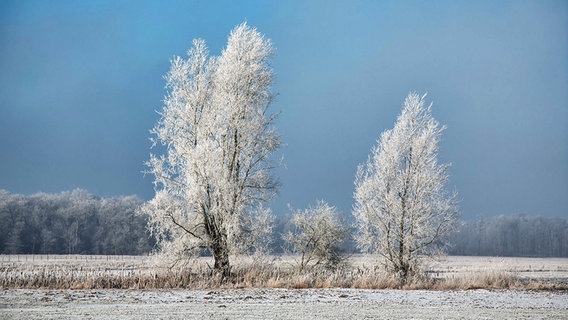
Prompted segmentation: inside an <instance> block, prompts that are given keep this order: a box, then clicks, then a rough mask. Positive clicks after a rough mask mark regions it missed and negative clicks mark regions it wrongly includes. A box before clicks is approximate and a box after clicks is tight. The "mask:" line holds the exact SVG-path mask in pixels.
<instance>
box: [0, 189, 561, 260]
mask: <svg viewBox="0 0 568 320" xmlns="http://www.w3.org/2000/svg"><path fill="white" fill-rule="evenodd" d="M141 204H142V200H140V199H139V198H137V197H136V196H126V197H116V198H100V197H96V196H93V195H91V194H90V193H88V192H87V191H84V190H73V191H66V192H62V193H58V194H47V193H38V194H33V195H21V194H13V193H10V192H8V191H5V190H0V221H1V222H2V223H0V254H111V255H112V254H133V255H138V254H148V253H150V252H152V251H153V250H154V249H155V247H154V241H153V238H152V237H151V236H150V234H149V233H148V232H147V230H146V227H145V226H146V223H147V222H148V217H147V216H145V215H138V214H136V210H137V208H139V207H140V205H141ZM318 225H327V226H332V228H325V229H324V228H317V227H315V226H318ZM346 225H347V223H345V222H342V221H340V219H339V217H338V215H337V212H336V210H335V208H334V207H333V206H330V205H329V204H326V203H325V202H319V203H317V204H316V205H315V206H313V207H310V208H307V209H300V210H291V212H290V214H289V215H285V214H279V215H278V216H277V217H276V219H275V222H274V227H273V229H272V238H271V240H272V241H271V242H270V248H269V249H270V252H271V253H277V254H279V253H283V252H286V251H292V252H293V253H295V254H296V255H297V257H298V268H299V269H300V270H305V269H307V268H313V267H318V266H322V267H324V268H332V267H333V266H337V265H338V264H339V263H341V262H342V258H343V256H342V255H341V253H353V252H357V250H356V248H355V247H354V244H353V243H352V241H350V239H349V238H350V237H349V234H348V233H352V232H349V231H350V230H348V228H346V227H345V226H346ZM342 236H346V240H345V241H344V242H343V243H341V242H338V241H337V239H341V238H342ZM312 239H319V240H318V241H313V240H312ZM450 240H451V243H452V246H451V247H450V248H449V250H448V253H449V254H451V255H473V256H476V255H477V256H516V257H568V218H553V217H542V216H525V215H500V216H495V217H481V218H478V219H476V220H473V221H467V222H465V223H464V224H463V225H462V226H461V227H460V228H459V230H458V231H457V232H456V233H455V234H454V235H453V236H450ZM316 244H317V245H316ZM302 257H303V259H302Z"/></svg>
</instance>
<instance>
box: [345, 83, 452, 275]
mask: <svg viewBox="0 0 568 320" xmlns="http://www.w3.org/2000/svg"><path fill="white" fill-rule="evenodd" d="M424 98H425V95H424V96H422V97H421V96H419V95H417V94H416V93H410V94H409V95H408V96H407V97H406V100H405V101H404V106H403V109H402V113H401V114H400V116H399V117H398V120H397V122H396V124H395V126H394V128H393V129H391V130H387V131H385V132H383V133H382V134H381V136H380V139H379V140H378V144H377V146H375V147H374V148H373V149H372V151H371V155H370V156H369V159H368V160H367V162H366V163H365V164H363V165H360V166H359V168H358V170H357V176H356V180H355V193H354V198H355V205H354V209H353V214H354V216H355V218H356V221H357V225H358V229H359V233H358V235H357V237H356V240H357V243H358V245H359V246H360V248H362V249H364V250H367V251H369V252H373V253H377V254H380V255H381V256H382V257H383V258H384V261H386V266H387V268H388V269H389V270H391V271H393V272H395V273H398V274H399V275H401V276H402V277H403V278H404V277H407V276H408V275H410V274H412V273H413V272H414V271H416V267H417V266H418V264H419V262H420V259H421V258H422V257H423V256H428V255H432V254H435V253H438V250H439V249H441V248H443V247H444V237H445V236H447V235H448V233H450V232H452V231H453V230H454V229H455V228H456V226H457V223H458V220H457V219H458V209H457V200H456V194H455V193H448V192H447V191H446V189H445V184H446V182H447V180H448V174H447V167H448V165H445V164H439V163H438V159H437V156H438V143H439V141H440V137H441V135H442V132H443V131H444V127H443V126H440V125H439V123H438V122H437V121H436V120H435V119H434V118H433V117H432V114H431V104H430V105H429V106H428V107H426V106H425V104H424Z"/></svg>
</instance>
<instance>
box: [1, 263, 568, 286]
mask: <svg viewBox="0 0 568 320" xmlns="http://www.w3.org/2000/svg"><path fill="white" fill-rule="evenodd" d="M6 257H7V256H2V259H1V260H0V288H2V289H7V288H40V289H175V288H191V289H206V288H295V289H304V288H360V289H405V290H415V289H427V290H468V289H527V290H568V281H567V280H568V259H564V260H562V259H560V260H555V263H552V264H550V265H548V264H547V263H549V262H548V261H546V259H538V260H530V261H528V263H530V265H522V263H520V262H519V261H513V262H510V261H509V262H501V263H495V261H491V259H492V258H483V257H477V258H465V257H464V258H459V257H449V258H447V260H446V261H441V262H438V263H435V264H432V265H430V266H425V267H424V272H422V273H420V274H419V275H417V276H415V277H413V278H410V279H407V280H406V281H402V280H401V279H400V278H398V277H396V276H394V275H392V274H389V273H387V272H385V271H384V270H383V269H382V268H380V267H376V265H377V263H376V259H372V258H369V257H368V256H358V257H354V258H351V264H350V265H349V266H345V267H343V268H341V269H339V270H335V271H333V272H332V271H326V270H318V271H315V270H312V271H309V272H298V271H297V270H295V269H294V268H293V267H292V263H291V261H292V260H291V258H290V257H273V258H264V259H263V260H258V259H252V258H248V257H245V258H239V259H235V260H234V261H233V269H232V275H231V278H230V280H229V281H228V282H226V283H221V282H220V279H219V278H218V277H216V276H215V275H214V274H213V273H212V272H211V268H210V266H211V265H212V261H211V259H209V258H199V259H196V260H193V261H191V263H188V264H186V265H184V266H178V267H176V268H167V267H164V266H163V265H161V264H160V263H159V259H158V260H156V259H152V258H150V257H108V256H99V257H98V258H97V257H95V258H93V257H89V256H51V259H39V258H38V257H34V258H30V257H25V258H24V257H22V256H21V257H17V258H16V257H14V256H12V257H10V258H6ZM460 259H462V260H466V261H465V263H464V261H462V260H460ZM484 259H485V260H484ZM495 259H497V258H495ZM521 262H525V263H526V262H527V261H521ZM373 263H374V264H373ZM533 265H536V266H537V267H536V269H538V271H535V272H534V273H535V276H533V277H528V276H526V270H529V269H530V268H531V266H533ZM519 270H520V271H519ZM522 272H525V273H522ZM541 273H546V274H554V275H556V276H557V277H556V278H544V277H540V275H541ZM520 274H523V275H522V276H521V275H520Z"/></svg>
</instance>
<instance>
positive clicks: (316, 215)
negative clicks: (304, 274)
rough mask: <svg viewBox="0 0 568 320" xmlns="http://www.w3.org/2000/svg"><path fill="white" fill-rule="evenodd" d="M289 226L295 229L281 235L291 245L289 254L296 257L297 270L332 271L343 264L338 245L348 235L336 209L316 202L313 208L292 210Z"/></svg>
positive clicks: (324, 203) (322, 202) (321, 202)
mask: <svg viewBox="0 0 568 320" xmlns="http://www.w3.org/2000/svg"><path fill="white" fill-rule="evenodd" d="M292 225H293V226H294V230H293V231H289V232H288V233H287V234H285V235H283V239H284V241H286V242H287V243H289V244H290V246H291V249H292V250H291V251H292V253H294V254H297V255H299V260H298V270H299V271H305V270H306V269H314V268H324V269H331V270H333V269H336V268H337V267H338V266H339V265H340V264H341V262H343V261H344V258H343V256H342V254H341V248H340V245H341V243H342V242H343V240H344V238H345V235H346V233H347V232H346V229H345V227H343V225H342V224H341V222H340V221H339V215H338V213H337V209H336V208H335V207H332V206H330V205H329V204H327V203H326V202H325V201H318V203H317V205H316V206H315V207H309V208H308V209H306V210H297V211H295V212H294V215H293V217H292Z"/></svg>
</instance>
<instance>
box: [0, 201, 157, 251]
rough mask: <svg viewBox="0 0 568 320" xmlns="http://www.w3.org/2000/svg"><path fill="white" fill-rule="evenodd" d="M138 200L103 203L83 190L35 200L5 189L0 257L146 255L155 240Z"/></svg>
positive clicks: (0, 207) (0, 206) (1, 203)
mask: <svg viewBox="0 0 568 320" xmlns="http://www.w3.org/2000/svg"><path fill="white" fill-rule="evenodd" d="M141 203H142V201H141V200H140V199H139V198H138V197H136V196H127V197H117V198H98V197H95V196H93V195H91V194H89V193H88V192H86V191H84V190H74V191H71V192H63V193H59V194H46V193H38V194H34V195H31V196H24V195H19V194H11V193H9V192H7V191H5V190H0V221H1V223H0V253H3V254H10V253H20V254H121V255H123V254H132V255H136V254H143V253H147V252H150V251H151V250H152V247H153V244H154V241H153V240H152V239H151V237H150V235H149V234H148V233H147V231H146V218H144V217H142V216H138V215H136V209H137V208H138V207H139V206H140V204H141Z"/></svg>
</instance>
